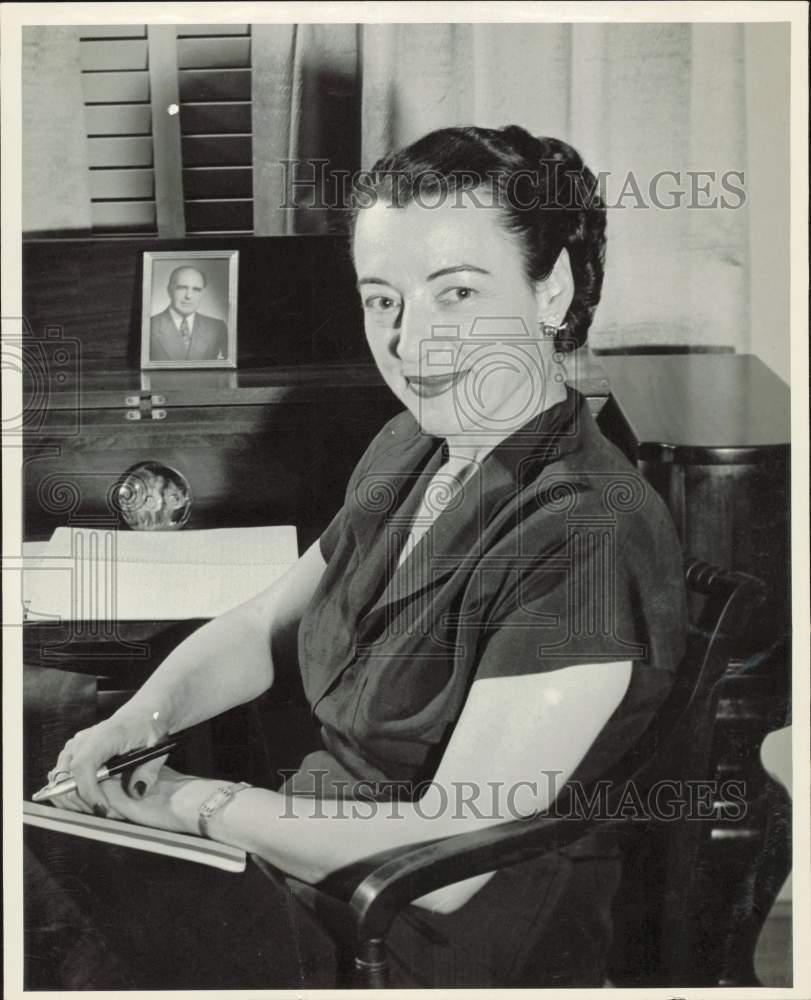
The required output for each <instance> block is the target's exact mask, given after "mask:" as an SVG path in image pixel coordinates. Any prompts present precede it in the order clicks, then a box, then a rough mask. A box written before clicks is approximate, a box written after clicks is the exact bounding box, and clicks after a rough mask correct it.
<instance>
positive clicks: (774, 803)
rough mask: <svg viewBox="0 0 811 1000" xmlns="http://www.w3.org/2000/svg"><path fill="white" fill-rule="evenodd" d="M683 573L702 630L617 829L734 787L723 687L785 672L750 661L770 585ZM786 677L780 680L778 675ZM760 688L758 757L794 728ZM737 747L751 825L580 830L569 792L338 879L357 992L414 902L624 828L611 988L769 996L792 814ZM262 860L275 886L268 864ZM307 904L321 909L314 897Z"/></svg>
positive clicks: (625, 778)
mask: <svg viewBox="0 0 811 1000" xmlns="http://www.w3.org/2000/svg"><path fill="white" fill-rule="evenodd" d="M685 573H686V582H687V587H688V590H689V592H690V593H691V594H692V595H700V596H699V597H698V598H696V597H695V596H694V597H691V600H692V601H693V602H694V604H695V603H696V602H699V603H701V604H702V605H703V606H701V607H700V609H699V611H698V614H697V616H696V620H695V624H694V625H693V626H691V630H690V635H689V639H688V649H687V653H686V655H685V657H684V660H683V662H682V664H681V665H680V668H679V672H678V675H677V678H676V681H675V684H674V687H673V690H672V692H671V694H670V695H669V697H668V700H667V701H666V702H665V704H664V705H663V707H662V709H661V711H660V712H659V713H658V714H657V718H656V720H655V721H654V723H653V724H652V725H651V726H650V727H649V729H648V731H647V732H646V734H645V736H644V737H643V739H642V740H641V741H640V742H639V743H638V744H637V746H636V747H635V748H634V749H633V750H632V751H631V752H630V753H629V754H627V755H626V757H625V758H624V759H623V760H622V761H621V763H620V764H619V765H618V766H617V767H615V768H613V769H612V771H611V773H610V774H609V775H606V776H604V778H605V777H609V778H610V779H611V785H610V789H611V790H610V793H609V796H608V808H607V810H605V815H607V816H609V817H610V816H612V814H613V810H612V806H614V805H616V803H618V802H619V801H620V800H621V799H622V796H623V793H624V792H625V790H626V789H627V788H628V785H629V784H630V783H633V784H634V785H635V786H636V789H637V790H638V791H640V792H642V793H643V798H644V792H645V790H646V789H650V788H651V786H653V785H654V784H655V783H656V782H657V781H660V780H663V779H664V780H667V781H674V780H675V781H679V780H681V781H690V782H694V781H696V780H697V779H700V780H708V781H712V780H713V779H716V778H718V777H719V774H720V773H721V772H720V771H719V767H721V766H724V761H725V760H727V764H726V765H725V766H726V774H725V775H723V776H729V774H733V776H734V775H735V773H736V772H735V771H734V768H733V770H730V766H729V764H728V761H729V759H730V754H729V752H728V751H729V746H725V741H726V742H727V743H728V741H729V739H731V738H732V739H733V740H734V737H735V734H734V733H733V734H732V736H731V737H730V734H728V733H725V732H724V726H723V724H722V720H721V721H719V711H720V713H721V715H723V710H724V706H723V704H721V702H722V701H723V697H724V686H725V680H726V679H727V678H728V677H730V676H731V677H732V678H733V679H734V678H735V677H739V676H749V677H752V676H757V677H759V678H760V679H761V680H763V679H764V677H765V678H766V681H770V679H771V680H774V675H775V664H777V667H778V668H779V665H780V656H779V655H773V656H771V657H764V656H763V655H762V654H761V655H759V656H755V657H749V658H748V659H746V658H744V659H741V655H742V654H743V655H744V656H746V655H747V654H748V653H749V652H750V651H751V645H748V644H747V635H746V633H747V626H748V624H749V622H750V621H751V620H752V616H753V611H754V610H755V608H757V607H758V606H759V605H760V604H761V603H762V601H763V600H764V598H765V588H764V586H763V584H762V583H761V582H760V581H759V580H757V579H755V578H754V577H751V576H747V575H745V574H743V573H738V572H730V571H723V570H720V569H718V568H716V567H714V566H710V565H709V564H707V563H703V562H699V561H696V560H691V561H688V562H687V563H686V566H685ZM735 657H738V659H735ZM764 665H765V666H764ZM764 671H765V673H764ZM776 672H777V674H780V671H779V669H777V671H776ZM781 676H782V675H781ZM759 690H760V693H759V694H758V696H757V698H756V702H757V708H758V713H759V718H760V726H759V729H757V727H756V729H757V731H756V732H750V734H749V737H748V742H749V744H752V746H754V744H757V746H754V750H756V749H757V747H759V740H760V739H762V737H763V736H764V735H765V732H766V731H768V730H769V729H773V728H777V727H779V726H780V725H782V724H783V719H782V718H781V713H784V711H785V704H786V698H785V694H786V692H785V688H784V687H783V686H781V684H780V683H779V682H778V683H777V684H772V683H768V684H767V689H766V694H764V691H763V689H759ZM755 693H756V694H757V692H755ZM719 699H720V700H719ZM758 733H759V736H758ZM737 739H738V748H737V754H736V753H732V755H731V757H732V758H735V759H737V761H738V765H739V766H738V770H737V774H738V775H739V776H740V777H741V779H742V780H743V781H744V782H747V786H746V796H745V798H746V804H747V806H749V807H750V810H751V811H750V812H748V813H747V816H746V817H744V818H743V819H740V818H736V817H735V816H733V815H732V813H730V812H729V809H728V807H729V803H726V804H725V803H723V802H720V801H717V800H716V801H714V802H713V804H712V815H711V819H709V820H704V821H700V820H690V819H685V820H682V821H678V822H664V821H662V820H656V819H653V818H648V819H646V820H645V821H644V822H640V821H639V820H638V819H633V820H630V819H606V818H602V819H601V818H589V817H587V816H582V817H578V818H571V817H570V816H569V815H567V812H566V809H565V808H564V809H563V810H561V808H560V806H561V802H562V801H563V802H565V801H566V799H565V798H563V797H565V796H566V795H567V794H568V793H569V791H570V789H569V788H568V786H567V787H565V788H564V789H562V790H561V793H560V795H559V796H558V799H557V800H556V808H555V809H554V810H553V811H554V812H557V814H558V816H557V818H556V817H555V816H554V815H550V814H542V815H538V816H537V817H533V818H531V819H528V820H525V821H520V822H516V821H514V822H507V823H503V824H499V825H497V826H491V827H489V828H487V829H483V830H480V831H475V832H470V833H464V834H459V835H455V836H452V837H445V838H440V839H437V840H432V841H428V842H424V843H421V844H417V845H412V846H409V847H405V848H400V849H397V850H392V851H388V852H381V853H380V854H378V855H376V856H374V857H371V858H368V859H365V860H364V862H362V863H359V864H356V865H352V866H350V867H348V868H346V869H344V870H342V871H339V872H336V873H333V874H332V875H331V876H330V877H329V878H328V879H327V880H325V881H324V882H322V883H321V884H320V885H319V886H318V887H317V888H316V895H321V896H323V897H325V898H326V900H327V901H328V902H329V903H330V905H334V902H335V901H339V903H342V904H344V905H345V907H346V914H347V916H348V917H349V918H350V919H351V920H352V922H353V924H354V937H355V945H354V985H356V986H359V987H365V988H380V987H386V986H387V983H388V967H387V959H386V944H385V938H386V933H387V931H388V929H389V927H390V926H391V923H392V921H393V920H394V918H395V916H396V915H397V914H398V913H399V911H401V910H402V909H403V908H404V907H406V906H407V905H408V904H409V903H410V902H412V901H413V900H414V899H417V898H419V897H420V896H423V895H424V894H426V893H428V892H431V891H433V890H435V889H438V888H440V887H442V886H445V885H449V884H451V883H453V882H456V881H460V880H462V879H464V878H468V877H471V876H474V875H477V874H483V873H485V872H490V871H493V870H494V869H500V868H505V867H508V866H511V865H515V864H518V863H520V862H522V861H526V860H528V859H530V858H535V857H538V856H540V855H543V854H546V853H547V852H549V851H554V850H558V849H560V848H562V847H565V846H566V845H568V844H572V843H574V842H575V841H577V840H579V839H580V838H581V837H582V836H584V835H585V834H586V833H588V832H589V831H591V830H593V829H595V827H596V824H601V827H600V828H601V829H605V828H606V826H605V824H609V826H610V827H611V828H612V829H614V830H616V831H617V833H618V835H619V837H620V842H621V843H623V844H624V846H625V850H626V876H625V877H624V881H623V885H622V886H621V887H620V891H619V893H618V896H619V899H620V900H621V901H622V908H621V910H618V913H617V917H618V920H617V921H616V924H617V927H616V930H617V933H616V934H615V946H614V948H613V952H612V960H611V963H610V966H609V971H610V977H611V984H612V985H613V984H616V985H623V986H641V985H651V986H668V985H674V986H675V985H679V986H688V985H705V986H732V985H746V986H756V985H760V984H759V983H758V981H757V979H756V977H755V974H754V969H753V967H752V955H753V952H754V946H755V942H756V939H757V935H758V933H759V930H760V927H761V925H762V923H763V921H764V920H765V917H766V915H767V913H768V910H769V908H770V906H771V903H772V902H773V900H774V897H775V896H776V894H777V892H778V890H779V888H780V885H781V884H782V881H783V880H784V879H785V876H786V874H787V872H788V870H789V868H790V862H789V823H788V815H789V808H790V803H789V800H788V796H787V795H786V794H785V792H784V790H782V789H781V788H780V786H776V785H774V783H772V782H770V781H769V779H768V778H767V777H766V776H765V772H762V768H761V767H760V764H759V759H758V758H757V755H756V753H754V752H751V753H750V752H749V750H751V749H752V747H751V746H750V747H749V748H748V749H747V750H746V752H744V753H743V755H742V756H741V752H740V746H741V745H742V744H741V737H740V733H738V734H737ZM744 742H746V740H744ZM781 792H782V794H781ZM758 806H759V807H760V809H759V810H758V808H757V807H758ZM564 817H565V818H564ZM767 842H768V853H767V852H766V850H765V848H766V846H767ZM719 845H720V846H721V847H724V846H726V847H727V848H728V850H727V852H726V854H723V851H722V852H721V853H722V855H723V857H722V861H721V862H719V861H718V858H717V855H718V850H717V849H718V847H719ZM254 861H255V862H256V864H257V865H258V866H259V867H260V868H261V869H263V870H264V871H265V872H266V874H269V875H270V872H269V870H268V868H267V866H266V864H265V863H264V862H263V861H262V859H260V858H257V857H254ZM708 865H709V867H708ZM719 865H720V868H719ZM719 871H720V876H721V877H720V879H719V878H718V877H717V876H718V874H719ZM651 878H655V879H658V880H659V882H658V884H659V885H660V886H661V892H659V893H651V892H650V885H651ZM654 884H655V883H654ZM305 895H307V896H308V898H309V899H310V901H311V900H312V898H313V890H312V888H311V887H310V888H308V889H307V893H306V894H305ZM310 905H311V903H310ZM705 913H706V914H708V915H709V920H710V924H709V926H708V920H707V918H706V917H705ZM719 921H720V922H719ZM640 942H641V944H642V947H640ZM525 985H527V986H531V985H532V984H531V983H527V984H525Z"/></svg>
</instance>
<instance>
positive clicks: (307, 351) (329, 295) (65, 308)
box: [23, 236, 371, 370]
mask: <svg viewBox="0 0 811 1000" xmlns="http://www.w3.org/2000/svg"><path fill="white" fill-rule="evenodd" d="M147 250H149V251H158V250H161V251H166V250H181V251H183V250H238V251H239V282H238V287H239V294H238V311H237V329H238V340H237V359H238V366H239V368H240V369H248V368H252V367H261V366H265V365H277V364H280V365H291V364H292V365H295V364H341V363H352V362H359V363H371V357H370V355H369V353H368V350H367V348H366V344H365V340H364V337H363V323H362V317H361V312H360V306H359V301H358V297H357V292H356V291H355V276H354V271H353V268H352V263H351V260H350V257H349V252H348V248H347V244H346V241H345V239H344V238H343V237H338V236H268V237H245V238H240V239H232V238H230V237H229V238H222V237H220V238H208V239H185V240H142V239H133V238H131V237H128V238H122V239H85V240H30V241H26V242H24V243H23V315H24V316H25V319H26V320H27V321H28V324H29V326H30V329H31V330H32V331H33V333H34V336H36V337H42V336H43V331H44V328H45V327H46V326H60V327H62V328H63V336H64V337H66V338H70V339H76V340H78V341H79V342H80V344H81V354H82V360H83V363H84V364H87V365H90V366H91V367H92V368H95V369H110V370H117V369H132V370H137V369H138V368H139V365H140V337H141V297H142V281H143V254H144V251H147Z"/></svg>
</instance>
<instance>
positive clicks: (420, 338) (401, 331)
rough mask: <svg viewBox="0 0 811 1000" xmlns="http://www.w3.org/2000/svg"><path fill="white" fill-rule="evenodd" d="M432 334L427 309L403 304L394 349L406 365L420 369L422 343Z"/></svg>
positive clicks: (413, 368) (396, 328)
mask: <svg viewBox="0 0 811 1000" xmlns="http://www.w3.org/2000/svg"><path fill="white" fill-rule="evenodd" d="M430 336H431V320H430V316H428V315H427V313H426V311H425V310H422V309H419V308H417V307H416V306H413V305H406V306H403V309H402V311H401V313H400V317H399V323H398V324H397V325H396V327H395V337H394V341H393V343H392V350H393V351H394V353H395V354H396V355H397V357H398V358H399V359H400V360H401V361H402V362H403V364H404V365H406V366H408V367H410V368H411V369H412V370H413V371H415V372H416V371H417V370H418V369H419V364H420V354H421V351H422V344H423V343H424V342H425V340H426V338H428V337H430Z"/></svg>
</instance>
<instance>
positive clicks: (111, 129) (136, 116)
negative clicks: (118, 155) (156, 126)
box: [84, 104, 152, 136]
mask: <svg viewBox="0 0 811 1000" xmlns="http://www.w3.org/2000/svg"><path fill="white" fill-rule="evenodd" d="M84 120H85V129H86V131H87V134H88V136H94V135H95V136H99V135H151V134H152V112H151V110H150V108H149V105H148V104H98V105H93V106H92V107H89V108H88V107H85V109H84Z"/></svg>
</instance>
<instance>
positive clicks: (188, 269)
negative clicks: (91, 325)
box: [141, 250, 239, 368]
mask: <svg viewBox="0 0 811 1000" xmlns="http://www.w3.org/2000/svg"><path fill="white" fill-rule="evenodd" d="M238 266H239V251H238V250H177V251H174V250H167V251H159V252H154V253H153V252H149V251H147V252H145V253H144V291H143V304H142V313H141V368H236V366H237V277H238V274H237V272H238Z"/></svg>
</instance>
